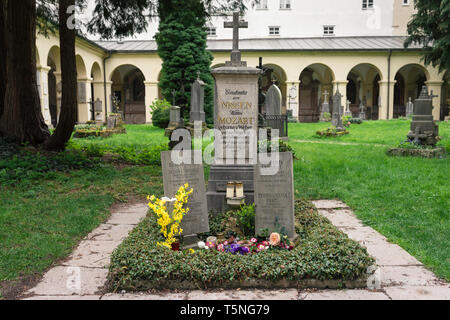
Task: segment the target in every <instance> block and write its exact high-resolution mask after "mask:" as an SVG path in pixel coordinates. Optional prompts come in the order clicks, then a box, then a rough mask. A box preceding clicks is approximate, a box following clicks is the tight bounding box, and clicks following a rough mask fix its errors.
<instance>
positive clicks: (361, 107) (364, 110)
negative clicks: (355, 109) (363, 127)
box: [359, 101, 366, 120]
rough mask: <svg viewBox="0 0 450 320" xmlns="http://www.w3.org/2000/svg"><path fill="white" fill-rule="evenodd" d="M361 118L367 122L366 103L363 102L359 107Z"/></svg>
mask: <svg viewBox="0 0 450 320" xmlns="http://www.w3.org/2000/svg"><path fill="white" fill-rule="evenodd" d="M359 118H360V119H361V120H366V107H365V106H364V103H363V102H362V101H361V104H360V105H359Z"/></svg>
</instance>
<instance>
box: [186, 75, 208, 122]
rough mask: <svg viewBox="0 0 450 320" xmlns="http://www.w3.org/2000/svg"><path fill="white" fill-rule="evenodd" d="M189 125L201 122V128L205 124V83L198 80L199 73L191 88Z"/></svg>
mask: <svg viewBox="0 0 450 320" xmlns="http://www.w3.org/2000/svg"><path fill="white" fill-rule="evenodd" d="M189 120H190V123H191V124H194V123H195V122H197V121H201V122H202V124H203V126H206V122H205V83H204V82H203V81H202V80H200V72H198V73H197V80H195V81H194V83H193V84H192V87H191V114H190V119H189Z"/></svg>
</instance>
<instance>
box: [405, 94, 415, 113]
mask: <svg viewBox="0 0 450 320" xmlns="http://www.w3.org/2000/svg"><path fill="white" fill-rule="evenodd" d="M413 113H414V103H412V100H411V97H409V98H408V103H406V117H407V118H409V117H411V116H412V115H413Z"/></svg>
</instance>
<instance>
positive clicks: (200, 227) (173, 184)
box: [161, 151, 209, 245]
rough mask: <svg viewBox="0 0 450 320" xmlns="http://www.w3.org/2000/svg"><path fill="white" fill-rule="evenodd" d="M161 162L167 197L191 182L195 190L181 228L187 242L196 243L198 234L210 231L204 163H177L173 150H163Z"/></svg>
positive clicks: (191, 186)
mask: <svg viewBox="0 0 450 320" xmlns="http://www.w3.org/2000/svg"><path fill="white" fill-rule="evenodd" d="M161 163H162V171H163V181H164V195H165V196H166V197H168V198H173V197H174V196H175V194H176V193H177V191H178V189H179V188H180V187H181V186H184V185H185V184H186V183H187V184H189V189H193V191H194V192H193V193H192V194H191V195H190V196H189V202H188V204H187V207H188V208H189V212H188V213H187V214H186V215H185V217H184V218H183V221H182V223H181V228H182V229H183V237H184V240H185V244H186V245H191V244H195V243H197V240H198V239H197V237H196V235H197V234H199V233H204V232H209V220H208V210H207V206H206V190H205V177H204V170H203V165H202V164H180V165H178V164H175V163H173V162H172V159H171V151H164V152H161ZM191 163H194V162H193V161H192V162H191Z"/></svg>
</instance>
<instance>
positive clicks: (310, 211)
mask: <svg viewBox="0 0 450 320" xmlns="http://www.w3.org/2000/svg"><path fill="white" fill-rule="evenodd" d="M295 215H296V231H297V234H298V236H299V237H298V239H297V240H296V242H295V246H294V247H293V248H291V250H287V249H284V250H279V249H278V248H270V249H268V250H261V251H260V252H258V253H253V254H251V253H249V254H232V253H230V252H227V251H219V250H211V249H210V250H205V249H197V250H195V251H192V250H186V251H171V250H170V249H168V248H166V247H163V246H158V244H157V243H158V242H159V241H160V240H161V236H160V229H159V227H158V225H157V222H156V220H157V219H156V216H155V214H154V213H153V212H151V211H150V213H149V215H148V217H147V218H146V219H145V220H144V221H142V222H141V223H140V224H139V225H138V226H137V228H136V229H135V230H133V231H132V232H131V234H130V236H129V237H128V238H127V239H126V240H125V241H124V242H123V243H122V244H121V245H120V246H119V247H118V248H117V249H116V250H115V251H114V253H113V255H112V258H111V265H110V270H109V271H110V272H109V276H108V279H109V289H110V290H111V291H118V290H128V291H143V290H150V289H187V290H189V289H198V288H246V287H247V288H273V287H295V288H298V287H318V288H326V287H328V288H340V287H349V288H354V287H365V286H366V278H367V269H368V267H369V266H371V265H373V264H374V259H373V258H371V257H370V256H369V255H368V253H367V251H366V249H364V248H362V247H361V246H360V245H359V244H358V243H356V242H354V241H352V240H350V239H349V238H348V237H347V236H346V235H345V234H343V233H342V232H341V231H339V230H338V229H337V228H335V227H334V226H333V225H332V224H331V223H330V222H329V221H328V220H327V219H326V218H324V217H322V216H320V215H319V214H318V213H317V211H316V209H315V208H314V207H313V205H312V204H311V203H310V202H308V201H300V200H298V201H296V213H295ZM230 218H232V219H230ZM231 220H233V221H234V222H230V221H231ZM233 223H234V227H236V228H235V229H233ZM239 224H242V225H243V227H242V228H240V226H239ZM252 225H253V223H252V214H251V211H249V209H248V208H246V209H245V210H240V211H237V212H235V213H232V212H230V213H226V214H223V215H222V216H219V217H215V218H214V219H213V220H212V221H211V232H212V233H213V232H214V233H216V235H218V234H220V233H222V232H224V231H226V230H230V229H231V230H235V232H230V233H233V236H238V237H239V233H241V235H242V236H245V234H246V233H249V234H251V228H252ZM203 236H205V237H206V236H208V235H203ZM255 240H256V239H255Z"/></svg>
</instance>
